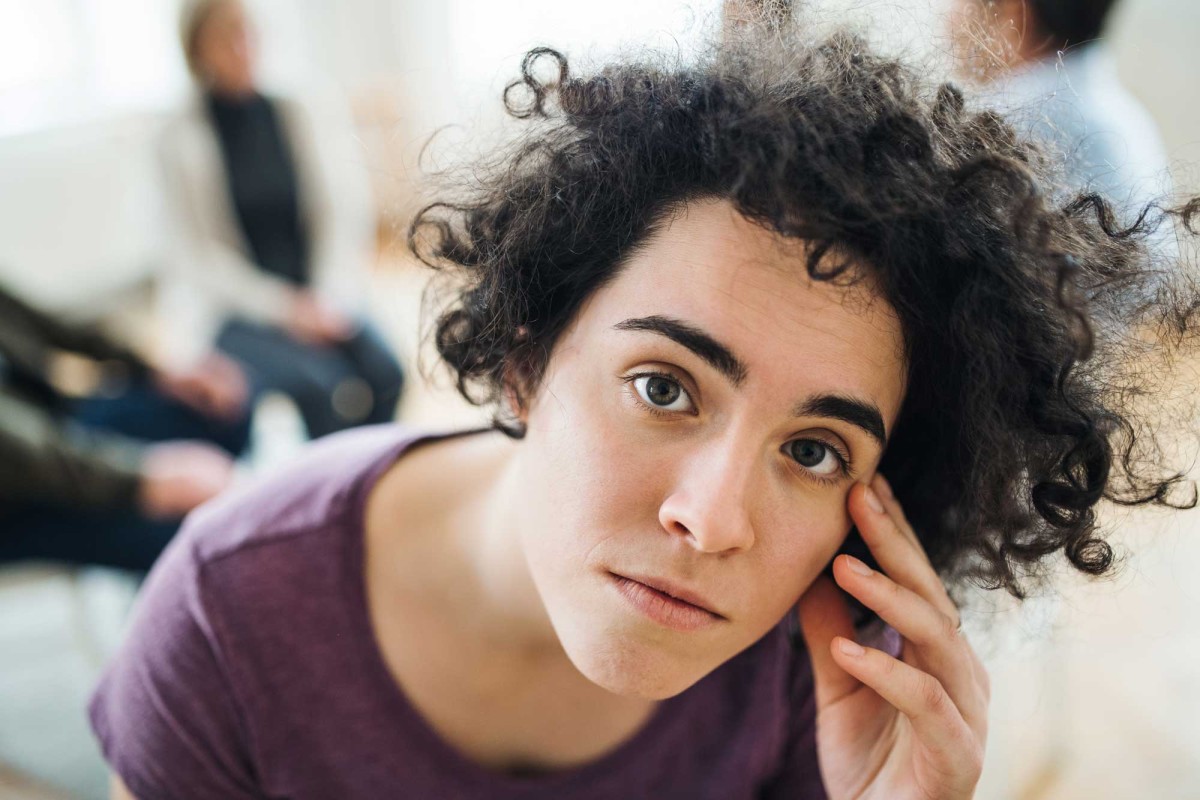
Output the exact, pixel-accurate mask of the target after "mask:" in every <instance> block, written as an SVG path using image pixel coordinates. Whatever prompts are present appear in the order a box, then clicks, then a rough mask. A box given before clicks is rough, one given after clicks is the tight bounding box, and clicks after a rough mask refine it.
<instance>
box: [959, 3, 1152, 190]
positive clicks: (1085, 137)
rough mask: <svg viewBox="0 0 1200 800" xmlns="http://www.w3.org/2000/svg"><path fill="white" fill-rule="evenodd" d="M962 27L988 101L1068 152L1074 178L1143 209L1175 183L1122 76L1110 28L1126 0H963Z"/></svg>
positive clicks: (1058, 151)
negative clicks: (1108, 34)
mask: <svg viewBox="0 0 1200 800" xmlns="http://www.w3.org/2000/svg"><path fill="white" fill-rule="evenodd" d="M956 2H957V6H956V11H957V12H958V13H957V14H956V15H954V16H952V18H951V19H952V20H953V23H952V24H953V36H954V37H955V39H956V40H957V41H958V42H959V44H960V45H962V47H963V52H964V53H966V54H969V56H970V58H969V60H968V61H967V62H966V63H965V64H964V66H965V67H966V68H967V69H968V70H969V71H973V72H974V73H975V75H976V77H978V76H979V75H980V73H981V74H982V77H984V78H985V79H986V80H987V82H988V85H987V87H986V91H985V93H984V94H983V95H982V98H983V100H984V102H987V103H989V104H991V105H994V106H996V107H998V108H1001V109H1002V110H1005V111H1006V112H1008V113H1009V115H1010V118H1011V119H1012V120H1013V122H1014V124H1016V125H1017V127H1018V128H1020V129H1021V130H1022V131H1023V132H1025V133H1028V134H1031V135H1033V136H1035V137H1036V138H1038V139H1040V140H1042V141H1043V142H1046V143H1048V144H1050V145H1051V146H1052V147H1053V148H1054V150H1055V155H1056V158H1060V157H1061V159H1062V160H1061V168H1062V169H1063V171H1064V173H1065V174H1064V183H1065V184H1066V185H1069V186H1072V187H1075V188H1081V189H1091V190H1095V191H1098V192H1100V193H1102V194H1103V195H1104V196H1105V197H1107V198H1108V199H1109V200H1111V201H1112V202H1113V203H1114V204H1115V205H1116V207H1117V209H1118V210H1120V211H1124V212H1126V213H1128V212H1132V211H1140V210H1141V208H1142V207H1143V206H1144V205H1145V204H1147V203H1149V202H1152V201H1155V200H1160V199H1162V198H1163V197H1164V196H1165V195H1166V194H1167V193H1169V192H1170V190H1171V185H1170V179H1169V176H1168V174H1167V173H1168V161H1167V154H1166V148H1165V147H1164V145H1163V142H1162V139H1161V137H1160V136H1159V132H1158V127H1157V125H1156V124H1155V122H1154V120H1153V119H1152V118H1151V117H1150V115H1149V113H1148V112H1147V111H1146V109H1145V108H1143V107H1142V105H1141V104H1140V103H1139V102H1138V101H1137V99H1136V98H1134V96H1133V95H1132V94H1130V92H1129V90H1128V89H1127V88H1126V87H1125V86H1124V85H1123V84H1122V82H1121V80H1120V77H1119V76H1118V75H1117V65H1116V61H1115V59H1114V58H1113V54H1112V52H1111V50H1110V47H1109V45H1108V44H1107V43H1106V42H1105V38H1104V34H1105V33H1106V32H1107V30H1108V25H1109V22H1110V21H1111V18H1112V17H1113V15H1114V13H1115V12H1116V10H1117V6H1119V4H1120V0H956Z"/></svg>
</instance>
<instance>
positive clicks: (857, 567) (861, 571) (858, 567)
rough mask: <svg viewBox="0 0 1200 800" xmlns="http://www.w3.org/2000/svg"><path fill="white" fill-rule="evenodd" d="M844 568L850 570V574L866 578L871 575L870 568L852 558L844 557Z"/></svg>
mask: <svg viewBox="0 0 1200 800" xmlns="http://www.w3.org/2000/svg"><path fill="white" fill-rule="evenodd" d="M846 566H847V567H849V568H850V571H851V572H854V573H855V574H858V575H863V576H866V575H870V574H871V568H870V567H868V566H867V565H866V564H864V563H863V562H861V561H859V560H858V559H857V558H855V557H854V556H850V555H848V556H846Z"/></svg>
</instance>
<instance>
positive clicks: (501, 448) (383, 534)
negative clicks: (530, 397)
mask: <svg viewBox="0 0 1200 800" xmlns="http://www.w3.org/2000/svg"><path fill="white" fill-rule="evenodd" d="M519 448H520V443H519V442H516V441H513V440H511V439H509V438H507V437H505V436H504V435H503V434H501V433H499V432H486V433H477V434H471V435H465V436H456V437H453V438H449V439H442V440H438V441H435V442H431V443H429V444H426V445H421V446H418V447H417V448H415V449H414V450H412V451H411V452H410V453H407V454H405V455H404V456H403V457H402V458H401V459H400V460H399V461H398V462H397V463H396V465H395V467H393V468H392V469H391V470H389V472H388V473H386V474H385V476H384V478H383V479H382V480H381V481H380V482H379V484H378V485H377V487H376V490H375V492H373V498H372V500H373V503H372V505H371V506H369V516H368V529H369V530H370V528H371V527H372V523H373V524H374V526H375V528H376V533H377V534H379V535H377V536H376V537H375V544H376V545H377V547H378V548H379V549H378V550H377V552H378V553H380V555H381V556H382V557H383V558H385V559H386V561H387V562H388V564H389V566H387V569H388V570H389V571H394V572H393V574H394V579H395V582H396V585H397V586H404V587H407V589H408V590H415V591H417V592H419V593H420V594H421V595H422V596H423V597H424V598H425V599H426V600H433V601H434V602H436V603H438V604H439V605H440V607H441V609H442V612H443V613H444V614H447V615H450V616H451V617H452V619H454V620H455V622H456V623H457V624H456V627H457V628H458V629H460V630H463V631H464V632H467V633H468V635H470V636H471V637H473V638H476V640H477V641H481V643H482V642H487V643H489V644H490V645H491V646H492V647H494V648H495V649H496V650H498V651H505V652H509V653H511V654H513V655H520V656H522V657H524V658H529V657H537V658H539V660H540V659H546V660H549V661H558V660H565V658H566V656H565V654H564V653H563V651H562V648H561V645H560V644H559V642H558V638H557V636H556V635H555V633H554V629H553V627H552V626H551V624H550V619H549V616H548V615H547V613H546V610H545V607H544V606H543V605H542V602H541V598H540V596H539V594H538V592H537V588H536V586H535V585H534V583H533V579H532V576H531V575H530V572H529V567H528V564H527V563H526V561H525V556H524V552H523V550H522V547H521V535H520V534H521V531H520V529H519V521H518V515H517V514H516V505H515V501H516V500H517V499H519V497H520V496H521V490H520V487H519V486H518V485H517V480H518V463H519V457H520V451H519ZM375 501H377V502H375ZM370 510H373V511H375V512H376V513H375V515H374V516H373V517H372V516H370ZM498 654H499V653H498Z"/></svg>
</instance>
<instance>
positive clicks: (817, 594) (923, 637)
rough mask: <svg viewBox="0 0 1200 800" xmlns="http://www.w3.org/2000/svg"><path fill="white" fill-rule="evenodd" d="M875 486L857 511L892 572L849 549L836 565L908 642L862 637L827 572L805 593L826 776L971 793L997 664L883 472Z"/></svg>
mask: <svg viewBox="0 0 1200 800" xmlns="http://www.w3.org/2000/svg"><path fill="white" fill-rule="evenodd" d="M872 486H873V487H874V490H873V491H872V489H871V488H868V487H867V486H865V485H860V486H855V487H854V489H853V490H852V491H851V492H850V499H849V504H850V515H851V517H853V519H854V521H855V523H856V524H857V526H858V530H859V533H860V534H861V535H862V538H863V540H864V541H865V542H866V544H867V546H868V547H869V548H870V549H871V553H872V554H873V555H874V557H875V560H876V561H877V562H878V564H879V566H880V567H881V568H882V570H883V572H875V571H873V570H869V569H868V568H867V567H866V565H864V564H863V563H862V562H861V561H859V560H858V559H855V558H854V557H852V556H848V555H841V556H838V557H837V558H836V559H835V560H834V564H833V574H834V577H835V578H836V579H837V583H838V585H840V586H841V587H842V588H843V589H845V590H846V591H847V592H849V593H850V594H852V595H854V597H856V598H858V600H859V601H861V602H862V603H863V605H865V606H866V607H867V608H870V609H872V610H873V611H875V613H877V614H878V615H879V616H880V618H882V619H883V621H884V622H886V623H887V624H888V625H890V626H892V627H893V628H895V629H896V631H897V632H899V633H900V635H901V636H902V637H903V645H902V648H901V652H900V658H898V659H897V658H893V657H892V656H890V655H888V654H887V653H884V652H883V651H881V650H876V649H874V648H870V647H866V648H864V647H862V646H860V645H858V644H857V643H856V642H855V641H854V627H853V625H852V624H851V617H850V610H849V607H848V606H847V604H846V601H845V599H844V598H843V597H842V596H841V594H840V593H839V592H838V590H837V587H836V586H834V585H833V583H832V582H831V581H830V580H829V579H828V578H826V577H824V576H822V577H820V578H818V579H817V581H816V582H815V583H814V584H813V585H812V587H810V588H809V590H808V591H807V592H806V593H805V595H804V597H802V598H801V599H800V606H799V618H800V627H801V630H802V631H803V633H804V638H805V641H806V642H807V643H808V649H809V653H810V655H811V657H812V661H813V675H814V680H815V684H816V687H815V688H816V701H817V754H818V758H819V760H820V765H821V776H822V779H823V780H824V782H825V788H826V791H827V792H828V793H829V797H830V798H832V800H841V799H842V798H879V800H908V799H909V798H913V799H919V800H958V798H970V797H971V796H972V795H973V794H974V791H975V785H976V783H978V781H979V776H980V773H981V772H982V771H983V752H984V742H985V740H986V737H987V708H988V700H989V692H990V689H989V685H988V676H987V672H986V671H985V670H984V667H983V663H982V662H981V661H980V660H979V657H978V656H977V655H976V654H975V652H974V651H973V650H972V649H971V646H970V645H969V644H968V643H967V641H966V639H965V638H964V637H963V635H962V633H961V632H960V631H959V627H958V626H959V617H958V609H957V608H956V607H955V605H954V603H953V602H952V601H951V600H950V597H949V596H948V595H947V594H946V590H945V587H944V586H943V585H942V582H941V580H940V579H939V578H938V576H937V573H936V572H934V570H933V567H932V566H930V564H929V559H928V558H927V557H926V555H925V551H924V550H923V549H922V547H921V544H920V542H919V541H918V540H917V537H916V535H915V534H914V533H913V531H912V528H911V527H910V526H909V524H908V522H907V520H905V518H904V513H903V511H901V509H900V505H899V504H898V503H897V502H896V500H895V498H894V497H893V496H892V493H891V490H890V488H889V487H888V485H887V482H886V481H885V480H884V479H883V477H882V476H876V478H875V480H874V481H873V482H872Z"/></svg>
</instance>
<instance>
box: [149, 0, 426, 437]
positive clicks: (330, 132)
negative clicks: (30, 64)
mask: <svg viewBox="0 0 1200 800" xmlns="http://www.w3.org/2000/svg"><path fill="white" fill-rule="evenodd" d="M180 32H181V39H182V45H183V50H184V54H185V56H186V59H187V64H188V67H189V69H190V70H191V73H192V75H193V77H194V78H195V81H196V86H197V89H198V91H197V93H196V95H195V96H194V97H193V99H192V100H191V102H190V103H189V105H188V107H187V109H186V110H185V111H184V113H183V114H182V115H181V116H180V117H179V118H178V119H177V120H175V121H174V122H173V124H171V125H170V126H169V127H168V129H167V131H166V133H165V136H164V140H163V142H162V155H163V161H164V164H165V185H166V192H167V195H168V201H169V202H168V205H169V209H170V212H171V216H172V219H173V221H174V226H173V230H172V234H173V242H172V245H173V248H172V249H173V260H174V262H175V263H174V267H175V269H174V270H173V274H174V276H175V277H177V278H178V279H179V282H178V283H176V285H175V286H174V287H173V290H171V291H169V292H168V297H169V300H168V308H169V309H170V310H169V314H170V319H171V328H172V331H173V334H174V337H175V356H174V357H176V358H178V359H180V360H181V361H182V362H183V363H187V362H189V361H190V360H192V359H194V358H195V357H196V354H197V353H199V352H203V351H204V349H205V348H206V347H208V346H211V345H213V344H215V346H216V347H217V348H218V349H219V350H221V351H223V352H225V353H228V354H229V355H230V356H232V357H233V358H235V359H237V360H238V361H239V362H241V363H242V364H244V365H245V366H246V368H247V370H248V371H249V374H250V380H251V383H252V385H253V388H254V391H255V392H256V393H257V392H259V391H263V390H278V391H282V392H284V393H285V394H287V395H288V396H290V397H291V398H292V400H294V401H295V403H296V405H297V406H298V408H299V410H300V413H301V415H302V416H303V418H304V422H305V425H306V427H307V429H308V433H309V435H310V436H312V437H317V436H321V435H324V434H327V433H331V432H333V431H336V430H340V429H343V428H347V427H350V426H353V425H358V424H367V423H376V422H384V421H388V420H391V419H392V418H393V417H394V415H395V410H396V405H397V402H398V399H399V397H400V393H401V389H402V386H403V381H404V376H403V372H402V370H401V367H400V365H399V363H398V361H397V359H396V357H395V356H394V355H393V354H392V352H391V351H390V350H389V348H388V346H387V345H386V344H385V343H384V341H383V339H382V338H381V336H380V335H379V333H378V332H377V330H376V329H375V327H374V326H373V325H372V324H371V323H370V322H368V321H367V320H366V318H365V316H364V308H365V305H366V302H365V301H366V293H367V285H366V277H367V275H366V267H367V265H368V264H369V261H370V257H371V251H372V248H373V246H374V235H375V218H374V215H373V210H372V207H371V201H370V195H369V187H368V185H367V181H366V176H365V173H364V170H363V168H362V166H361V163H360V161H361V159H360V158H358V157H357V156H356V154H355V152H354V151H353V148H352V147H351V145H352V142H353V134H352V129H351V126H350V123H349V121H348V120H346V119H344V118H343V117H344V114H343V113H341V112H340V109H338V108H337V107H336V104H332V103H330V104H326V105H324V106H321V107H320V108H315V107H309V106H306V105H304V104H302V103H301V102H300V101H299V100H297V99H294V98H284V97H277V96H274V95H268V94H265V93H264V92H262V91H260V89H259V87H258V83H257V75H256V67H257V56H258V51H257V34H256V31H255V29H254V27H253V23H252V21H251V20H250V19H249V18H248V16H247V10H246V8H245V6H244V5H243V4H242V3H241V2H239V1H238V0H196V1H195V2H188V3H185V6H184V9H183V13H182V18H181V31H180Z"/></svg>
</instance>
